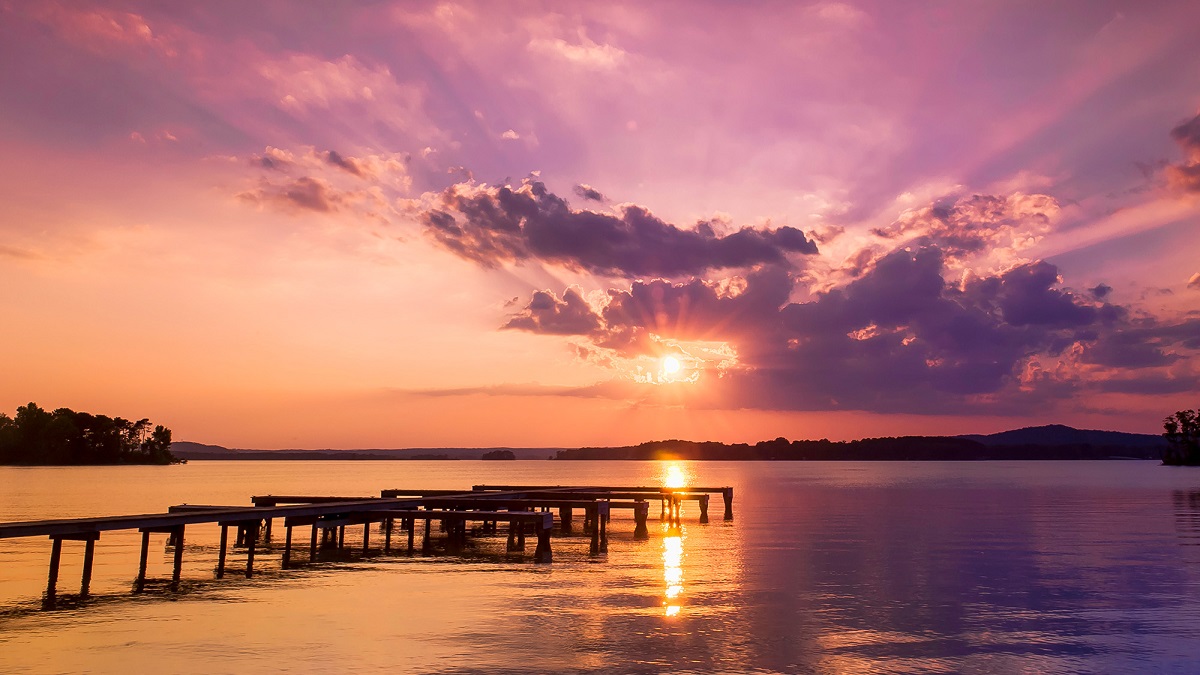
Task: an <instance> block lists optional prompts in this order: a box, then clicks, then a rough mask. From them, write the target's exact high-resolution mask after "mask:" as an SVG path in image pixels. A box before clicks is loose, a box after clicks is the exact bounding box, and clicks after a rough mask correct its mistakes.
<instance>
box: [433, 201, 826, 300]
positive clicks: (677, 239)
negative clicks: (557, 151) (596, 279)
mask: <svg viewBox="0 0 1200 675" xmlns="http://www.w3.org/2000/svg"><path fill="white" fill-rule="evenodd" d="M420 218H421V220H422V222H423V223H424V225H425V228H426V232H427V233H428V234H429V235H430V236H431V237H432V238H433V240H434V241H435V242H436V243H437V244H438V245H440V246H442V247H443V248H445V249H446V250H448V251H451V252H453V253H454V254H456V255H458V256H460V257H462V258H465V259H467V260H471V261H473V262H476V263H478V264H480V265H482V266H484V267H497V266H499V265H501V264H504V263H519V262H524V261H527V260H537V261H542V262H546V263H552V264H559V265H563V266H566V267H569V268H573V269H582V270H587V271H589V272H593V273H596V274H603V275H608V276H616V277H625V278H632V277H641V276H680V275H690V274H699V273H701V272H704V271H706V270H715V269H730V268H743V267H749V266H753V265H761V264H787V263H788V257H789V256H790V255H792V254H801V255H811V254H815V253H816V252H817V247H816V244H814V243H813V242H812V241H810V240H809V239H808V238H806V237H805V235H804V233H803V232H801V231H800V230H797V229H795V228H792V227H781V228H778V229H776V230H766V229H754V228H742V229H741V230H738V231H736V232H734V233H732V234H728V235H725V236H719V235H717V234H716V232H715V231H714V229H713V228H712V226H711V225H709V224H706V223H700V224H698V225H697V227H696V229H694V230H687V229H682V228H679V227H677V226H675V225H672V224H670V223H666V222H664V221H662V220H661V219H659V218H657V217H656V216H654V215H653V214H652V213H650V211H649V210H647V209H646V208H645V207H642V206H638V205H625V206H622V207H621V208H620V209H619V211H618V212H616V213H602V212H598V211H589V210H577V209H572V208H571V207H570V206H569V205H568V204H567V202H566V200H564V199H562V198H561V197H558V196H557V195H555V194H553V193H551V192H550V191H549V190H547V189H546V187H545V185H543V184H542V183H541V182H539V181H536V180H532V179H527V180H525V181H524V182H523V183H522V184H521V185H520V186H519V187H517V188H512V187H509V186H499V187H489V186H487V185H478V184H474V183H459V184H457V185H453V186H451V187H449V188H448V189H446V190H445V191H444V192H442V193H440V194H436V195H426V199H425V203H424V205H423V207H422V208H421V212H420Z"/></svg>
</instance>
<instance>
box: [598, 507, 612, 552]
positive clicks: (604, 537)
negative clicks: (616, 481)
mask: <svg viewBox="0 0 1200 675" xmlns="http://www.w3.org/2000/svg"><path fill="white" fill-rule="evenodd" d="M610 508H611V507H610ZM600 552H601V553H608V514H607V513H605V514H603V515H601V516H600Z"/></svg>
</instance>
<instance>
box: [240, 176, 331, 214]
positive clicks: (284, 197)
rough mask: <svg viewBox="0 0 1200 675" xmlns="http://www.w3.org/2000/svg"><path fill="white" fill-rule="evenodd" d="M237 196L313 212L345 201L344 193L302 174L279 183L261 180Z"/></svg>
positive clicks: (280, 206)
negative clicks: (262, 181)
mask: <svg viewBox="0 0 1200 675" xmlns="http://www.w3.org/2000/svg"><path fill="white" fill-rule="evenodd" d="M238 197H239V198H240V199H243V200H246V201H248V202H253V203H256V204H259V205H264V206H274V207H277V208H280V209H282V210H284V211H292V212H294V211H316V212H319V213H329V212H331V211H336V210H338V209H339V208H340V207H341V206H342V205H344V204H345V203H346V201H347V200H346V198H345V195H343V194H342V193H340V192H339V191H337V190H335V189H334V188H333V187H331V186H330V185H329V183H327V182H326V181H323V180H321V179H320V178H312V177H309V176H303V177H301V178H297V179H295V180H290V181H287V182H285V183H282V184H275V183H266V182H264V183H263V184H261V185H260V186H259V187H257V188H254V189H252V190H247V191H245V192H242V193H239V194H238Z"/></svg>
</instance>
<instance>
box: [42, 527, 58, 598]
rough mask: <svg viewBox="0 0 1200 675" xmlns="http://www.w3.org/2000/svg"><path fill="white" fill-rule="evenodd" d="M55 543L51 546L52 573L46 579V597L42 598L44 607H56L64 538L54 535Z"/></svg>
mask: <svg viewBox="0 0 1200 675" xmlns="http://www.w3.org/2000/svg"><path fill="white" fill-rule="evenodd" d="M52 539H53V540H54V544H53V545H52V546H51V547H50V575H49V578H48V579H47V580H46V597H45V598H43V599H42V607H43V608H44V609H54V601H55V598H56V594H57V588H56V587H57V586H58V562H59V560H60V559H61V558H62V538H61V537H52Z"/></svg>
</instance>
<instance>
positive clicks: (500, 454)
mask: <svg viewBox="0 0 1200 675" xmlns="http://www.w3.org/2000/svg"><path fill="white" fill-rule="evenodd" d="M516 458H517V455H516V454H515V453H514V452H513V451H512V450H492V451H491V452H485V453H483V459H516Z"/></svg>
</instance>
